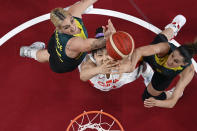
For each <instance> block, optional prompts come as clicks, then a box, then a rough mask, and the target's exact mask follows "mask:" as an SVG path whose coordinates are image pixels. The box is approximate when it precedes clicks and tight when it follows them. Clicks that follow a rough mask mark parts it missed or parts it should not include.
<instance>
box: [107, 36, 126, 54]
mask: <svg viewBox="0 0 197 131" xmlns="http://www.w3.org/2000/svg"><path fill="white" fill-rule="evenodd" d="M112 36H113V34H112V35H111V36H110V38H109V39H110V43H111V45H112V48H113V49H114V50H115V51H116V52H117V53H118V55H120V56H121V57H122V58H124V57H126V56H127V55H124V54H123V53H122V52H120V51H119V50H118V48H117V47H116V45H115V43H114V41H113V38H112Z"/></svg>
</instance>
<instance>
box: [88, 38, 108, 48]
mask: <svg viewBox="0 0 197 131" xmlns="http://www.w3.org/2000/svg"><path fill="white" fill-rule="evenodd" d="M105 45H106V39H105V38H104V37H102V38H99V39H96V40H94V41H93V42H92V43H91V44H90V49H91V50H95V49H99V48H102V47H104V46H105Z"/></svg>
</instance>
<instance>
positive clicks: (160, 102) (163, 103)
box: [155, 99, 178, 108]
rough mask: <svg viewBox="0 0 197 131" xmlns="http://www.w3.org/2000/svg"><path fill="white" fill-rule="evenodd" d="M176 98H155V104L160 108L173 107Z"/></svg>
mask: <svg viewBox="0 0 197 131" xmlns="http://www.w3.org/2000/svg"><path fill="white" fill-rule="evenodd" d="M177 100H178V99H167V100H157V102H156V105H155V106H157V107H162V108H173V107H174V106H175V104H176V102H177Z"/></svg>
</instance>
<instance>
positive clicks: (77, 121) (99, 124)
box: [66, 110, 124, 131]
mask: <svg viewBox="0 0 197 131" xmlns="http://www.w3.org/2000/svg"><path fill="white" fill-rule="evenodd" d="M66 131H124V129H123V127H122V125H121V124H120V122H119V121H118V120H117V119H116V118H115V117H113V116H112V115H110V114H108V113H105V112H103V111H102V110H101V111H89V112H85V111H84V113H82V114H80V115H78V116H77V117H75V118H74V119H73V120H71V123H70V124H69V125H68V127H67V129H66Z"/></svg>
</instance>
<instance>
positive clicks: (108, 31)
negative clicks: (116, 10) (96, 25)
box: [102, 19, 116, 39]
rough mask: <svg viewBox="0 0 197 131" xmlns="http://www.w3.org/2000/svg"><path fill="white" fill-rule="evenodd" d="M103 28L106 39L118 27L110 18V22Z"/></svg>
mask: <svg viewBox="0 0 197 131" xmlns="http://www.w3.org/2000/svg"><path fill="white" fill-rule="evenodd" d="M102 28H103V33H104V36H105V38H106V39H108V38H109V36H110V35H112V34H113V33H115V32H116V29H115V27H114V25H113V23H112V22H111V20H110V19H109V20H108V24H107V25H106V27H105V26H102Z"/></svg>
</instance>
